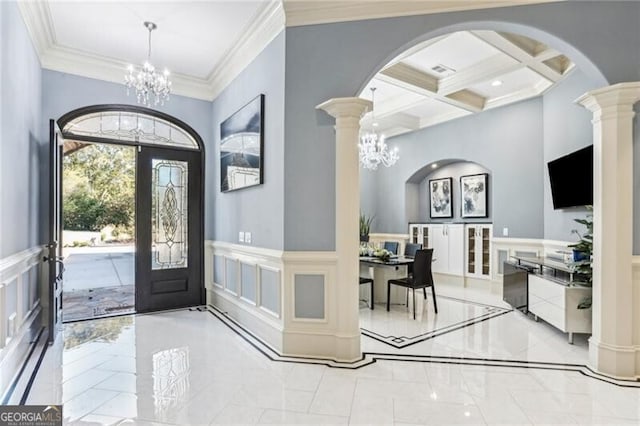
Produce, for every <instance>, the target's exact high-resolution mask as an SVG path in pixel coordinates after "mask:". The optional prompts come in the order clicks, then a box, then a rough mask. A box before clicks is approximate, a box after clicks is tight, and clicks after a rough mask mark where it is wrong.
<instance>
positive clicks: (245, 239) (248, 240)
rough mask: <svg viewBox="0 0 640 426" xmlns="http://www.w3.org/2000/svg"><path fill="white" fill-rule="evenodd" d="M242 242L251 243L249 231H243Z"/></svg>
mask: <svg viewBox="0 0 640 426" xmlns="http://www.w3.org/2000/svg"><path fill="white" fill-rule="evenodd" d="M244 242H245V243H247V244H251V232H245V233H244Z"/></svg>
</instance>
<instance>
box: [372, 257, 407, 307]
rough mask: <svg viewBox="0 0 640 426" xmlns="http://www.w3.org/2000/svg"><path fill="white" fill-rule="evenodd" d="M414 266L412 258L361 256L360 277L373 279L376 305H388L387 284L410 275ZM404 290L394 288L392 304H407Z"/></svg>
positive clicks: (392, 290)
mask: <svg viewBox="0 0 640 426" xmlns="http://www.w3.org/2000/svg"><path fill="white" fill-rule="evenodd" d="M412 264H413V257H411V256H391V257H389V258H388V259H381V258H379V257H375V256H360V276H361V277H367V278H373V282H374V284H373V287H374V292H373V293H374V294H373V298H374V302H375V303H386V301H387V282H388V281H389V280H391V279H398V278H405V277H406V276H407V275H408V267H409V265H412ZM403 290H404V289H403V288H401V287H398V286H392V289H391V303H401V304H405V303H406V294H405V291H403ZM361 291H363V290H361Z"/></svg>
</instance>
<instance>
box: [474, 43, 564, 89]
mask: <svg viewBox="0 0 640 426" xmlns="http://www.w3.org/2000/svg"><path fill="white" fill-rule="evenodd" d="M470 33H471V34H473V35H475V36H476V37H478V38H479V39H480V40H482V41H484V42H487V43H489V44H490V45H492V46H493V47H495V48H496V49H498V50H500V51H502V52H504V53H505V54H507V55H509V56H511V57H512V58H513V59H515V60H517V61H519V62H521V63H522V64H523V65H524V66H527V67H529V68H530V69H532V70H533V71H535V72H537V73H538V74H540V75H541V76H542V77H544V78H546V79H547V80H549V81H551V82H553V83H555V82H557V81H559V80H560V79H561V78H562V74H560V73H558V72H557V71H555V70H554V69H552V68H550V67H549V66H547V65H546V64H545V63H544V62H542V61H545V60H548V59H551V58H553V57H555V56H558V55H560V53H559V52H557V51H555V50H553V49H546V50H545V51H543V52H541V53H539V54H537V55H535V56H533V55H531V54H530V53H529V52H527V51H526V50H524V49H523V48H522V47H520V46H518V45H516V44H513V43H512V42H511V41H510V40H508V39H506V38H505V37H503V36H502V35H500V34H498V33H497V32H495V31H470Z"/></svg>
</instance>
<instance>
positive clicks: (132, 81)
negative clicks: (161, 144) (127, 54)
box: [124, 21, 171, 107]
mask: <svg viewBox="0 0 640 426" xmlns="http://www.w3.org/2000/svg"><path fill="white" fill-rule="evenodd" d="M144 26H145V27H146V28H147V30H149V50H148V53H147V60H146V61H145V62H144V65H142V68H141V69H136V68H135V67H134V66H133V65H129V66H128V67H127V70H128V74H127V75H125V76H124V81H125V85H126V86H127V96H128V95H129V93H130V90H131V89H135V91H136V98H137V99H138V103H139V104H143V105H144V106H146V107H150V106H151V103H152V102H153V104H154V105H158V104H160V105H164V103H165V102H166V101H168V100H169V93H170V92H171V81H170V80H169V70H167V69H166V68H165V70H164V71H163V72H162V73H158V72H156V68H155V67H154V66H153V65H152V64H151V32H152V31H153V30H155V29H156V28H158V26H157V25H156V24H154V23H153V22H149V21H146V22H145V23H144Z"/></svg>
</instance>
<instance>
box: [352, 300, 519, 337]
mask: <svg viewBox="0 0 640 426" xmlns="http://www.w3.org/2000/svg"><path fill="white" fill-rule="evenodd" d="M438 298H439V299H447V300H454V301H456V302H460V303H465V304H467V305H475V306H481V307H483V308H484V309H485V312H484V313H482V314H481V315H478V316H474V317H471V318H467V319H465V320H463V321H459V322H457V323H454V324H449V325H446V326H444V327H441V328H436V329H435V330H430V331H427V332H424V333H421V334H418V335H416V336H404V335H403V336H395V335H382V334H380V333H377V332H375V331H374V330H369V329H366V328H360V331H361V332H362V335H363V336H366V337H369V338H371V339H374V340H377V341H378V342H381V343H384V344H387V345H389V346H393V347H394V348H396V349H402V348H406V347H408V346H412V345H415V344H417V343H420V342H424V341H426V340H429V339H433V338H434V337H438V336H442V335H443V334H447V333H451V332H453V331H458V330H461V329H463V328H465V327H469V326H472V325H474V324H478V323H480V322H483V321H487V320H490V319H492V318H496V317H499V316H502V315H504V314H508V313H509V312H512V310H510V309H506V308H501V307H498V306H493V305H487V304H484V303H478V302H473V301H468V300H463V299H458V298H455V297H449V296H438Z"/></svg>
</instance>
